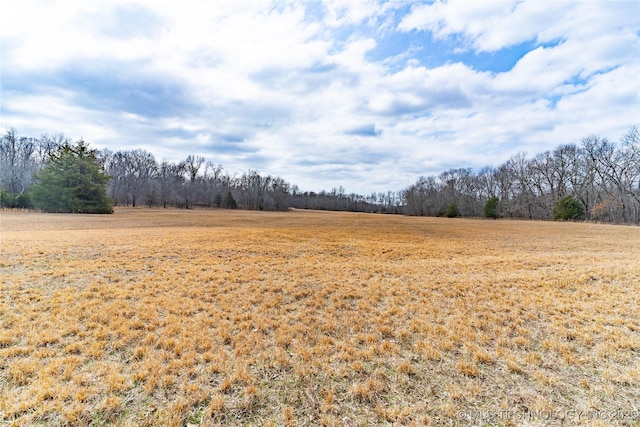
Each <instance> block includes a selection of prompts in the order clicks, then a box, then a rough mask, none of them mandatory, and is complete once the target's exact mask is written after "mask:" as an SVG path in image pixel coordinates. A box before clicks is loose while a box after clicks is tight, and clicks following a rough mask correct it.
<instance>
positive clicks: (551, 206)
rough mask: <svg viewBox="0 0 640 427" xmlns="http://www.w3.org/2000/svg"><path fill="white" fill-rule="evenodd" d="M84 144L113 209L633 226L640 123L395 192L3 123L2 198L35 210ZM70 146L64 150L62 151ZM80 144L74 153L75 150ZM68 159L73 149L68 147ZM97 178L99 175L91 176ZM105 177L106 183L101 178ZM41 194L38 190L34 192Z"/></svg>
mask: <svg viewBox="0 0 640 427" xmlns="http://www.w3.org/2000/svg"><path fill="white" fill-rule="evenodd" d="M80 146H83V147H84V149H85V150H86V153H85V154H86V156H85V157H87V156H88V157H87V158H91V159H93V160H94V161H95V163H96V164H97V165H98V167H99V169H100V173H102V174H103V175H104V176H105V177H108V181H107V180H105V187H106V188H105V189H106V193H107V194H108V196H109V197H110V199H111V201H112V203H113V204H115V205H116V206H133V207H136V206H148V207H163V208H167V207H180V208H186V209H191V208H194V207H215V208H227V209H235V208H241V209H253V210H286V209H289V208H291V207H293V208H304V209H324V210H343V211H356V212H376V213H395V214H408V215H423V216H449V217H454V216H471V217H477V216H487V217H491V218H497V217H509V218H527V219H558V218H560V219H587V220H593V221H602V222H612V223H631V224H640V130H639V128H638V126H633V127H631V128H630V129H629V131H628V132H627V134H625V136H624V137H623V138H622V140H621V141H620V143H618V144H616V143H614V142H611V141H609V140H608V139H606V138H602V137H598V136H589V137H586V138H583V139H582V140H581V142H580V143H579V144H566V145H560V146H558V147H557V148H555V149H554V150H551V151H545V152H543V153H540V154H538V155H535V156H533V157H528V156H527V155H526V154H525V153H519V154H516V155H514V156H512V157H511V158H510V159H509V160H507V161H506V162H505V163H504V164H502V165H500V166H497V167H493V166H487V167H484V168H482V169H480V170H479V171H478V172H474V171H473V170H472V169H470V168H458V169H450V170H447V171H444V172H442V173H441V174H439V175H437V176H428V177H420V178H419V179H418V180H417V182H416V183H414V184H412V185H410V186H409V187H407V188H405V189H404V190H401V191H388V192H386V193H382V192H380V193H371V194H369V195H359V194H355V193H347V192H346V191H345V190H344V188H342V187H339V188H334V189H332V190H330V191H321V192H319V193H316V192H309V191H301V190H300V189H299V188H298V186H296V185H292V184H290V183H288V182H287V181H285V180H284V179H282V178H280V177H277V176H271V175H264V174H261V173H259V172H258V171H255V170H249V171H246V172H243V173H241V174H238V173H230V172H228V171H226V170H225V169H224V168H223V166H222V165H220V164H216V163H214V162H212V161H207V160H206V159H205V158H204V157H202V156H199V155H189V156H187V157H186V158H185V159H184V160H183V161H180V162H170V161H166V160H162V161H160V162H158V161H157V160H156V159H155V158H154V156H153V155H152V154H151V153H149V152H147V151H145V150H140V149H135V150H123V151H116V152H113V151H110V150H108V149H103V150H90V149H89V148H88V144H86V143H85V142H84V141H82V140H80V141H78V142H76V143H75V145H74V144H73V143H72V142H71V140H70V139H68V138H66V137H65V136H64V135H53V136H51V135H43V136H42V137H40V138H31V137H24V136H20V135H18V133H17V131H16V130H15V129H9V130H8V131H7V132H6V133H5V135H4V136H2V138H1V139H0V205H1V206H2V207H17V208H31V207H34V203H33V200H32V199H33V195H34V190H38V189H39V190H40V191H41V190H42V187H38V186H37V185H38V184H39V183H42V180H43V177H42V176H41V175H42V172H41V171H42V170H43V169H45V167H46V165H48V164H50V162H51V161H52V160H55V159H59V158H60V156H61V153H63V152H65V150H66V152H67V154H68V155H73V150H74V149H75V150H78V149H79V148H78V147H80ZM69 150H71V152H69ZM81 151H82V150H81ZM75 156H76V159H77V158H78V155H77V153H76V155H75ZM96 179H98V178H96ZM107 182H108V184H106V183H107ZM40 196H42V193H40Z"/></svg>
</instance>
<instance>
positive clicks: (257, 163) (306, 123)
mask: <svg viewBox="0 0 640 427" xmlns="http://www.w3.org/2000/svg"><path fill="white" fill-rule="evenodd" d="M0 16H1V18H0V25H1V31H2V33H1V37H2V45H1V54H0V55H1V58H0V59H1V72H2V74H1V84H2V86H1V101H0V103H1V115H0V127H1V130H2V132H4V131H5V130H6V129H7V128H10V127H13V128H16V130H17V131H18V133H19V134H20V135H24V136H34V137H39V136H40V135H41V134H44V133H47V134H55V133H64V134H65V135H66V136H68V137H70V138H72V139H74V140H76V139H78V138H80V137H83V138H84V139H85V140H86V141H88V142H90V143H91V145H92V146H93V147H96V148H109V149H111V150H114V151H115V150H123V149H136V148H142V149H145V150H147V151H149V152H151V153H153V154H154V156H155V157H156V159H157V160H162V159H167V160H171V161H179V160H183V159H184V158H186V157H187V155H189V154H200V155H203V156H205V157H206V158H207V160H211V161H213V162H214V163H220V164H222V165H223V166H224V167H225V169H226V170H228V171H230V172H243V171H246V170H248V169H253V170H258V171H260V172H261V173H264V174H272V175H278V176H280V177H282V178H284V179H286V180H287V181H289V182H291V183H293V184H298V185H299V186H300V188H301V189H303V190H314V191H318V190H321V189H327V190H329V189H331V188H333V187H338V186H340V185H342V186H343V187H345V188H346V190H347V192H358V193H362V194H368V193H369V192H372V191H385V190H400V189H402V188H405V187H406V186H408V185H410V184H412V183H413V182H415V180H416V179H417V178H418V177H419V176H420V175H431V174H439V173H440V172H442V171H444V170H446V169H449V168H453V167H455V168H457V167H471V168H474V169H477V168H480V167H482V166H485V165H491V164H493V165H499V164H501V163H503V162H504V161H505V160H507V159H508V158H509V157H510V156H511V155H513V154H515V153H517V152H522V151H524V152H527V153H529V154H530V155H533V154H537V153H539V152H542V151H545V150H547V149H552V148H554V147H556V146H558V145H559V144H565V143H571V142H579V140H580V139H581V138H582V137H585V136H588V135H591V134H597V135H600V136H606V137H608V138H610V139H612V140H614V141H617V140H619V138H620V137H621V136H622V135H623V134H624V133H625V131H626V130H627V129H628V128H629V126H631V125H633V124H638V122H640V77H639V76H640V2H639V1H637V0H633V1H617V2H616V1H506V0H505V1H456V0H452V1H448V2H440V1H436V2H410V1H387V2H384V1H360V0H348V1H323V2H321V1H308V2H299V1H296V2H285V1H273V2H272V1H257V0H251V1H237V0H234V1H225V2H217V1H215V2H214V1H207V0H202V1H198V0H181V1H170V0H164V1H158V0H142V1H128V0H127V1H125V0H108V1H98V0H96V1H74V0H56V1H44V0H42V1H32V0H20V1H4V2H2V5H0Z"/></svg>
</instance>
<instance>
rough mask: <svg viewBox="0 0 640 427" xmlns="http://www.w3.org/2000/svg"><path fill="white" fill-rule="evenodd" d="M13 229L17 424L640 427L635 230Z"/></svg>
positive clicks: (12, 358) (391, 219) (365, 225)
mask: <svg viewBox="0 0 640 427" xmlns="http://www.w3.org/2000/svg"><path fill="white" fill-rule="evenodd" d="M0 223H1V225H0V231H1V239H2V240H1V250H2V253H1V258H0V420H4V421H6V422H7V425H12V424H15V425H34V424H38V425H89V424H93V425H111V424H115V425H123V426H126V425H149V426H155V425H217V424H225V425H336V426H337V425H370V424H381V425H385V424H394V423H395V424H398V425H426V424H436V425H437V424H474V425H478V424H483V423H485V422H487V423H488V422H491V423H493V424H499V425H509V424H538V425H541V424H550V423H556V424H558V425H559V424H560V423H565V424H585V423H587V422H596V423H597V422H600V423H603V424H620V425H628V424H633V423H634V422H635V423H636V425H637V423H638V422H639V421H638V402H640V369H639V368H638V366H640V316H639V315H638V312H639V307H640V256H639V255H638V254H640V229H639V228H637V227H621V226H609V225H593V224H575V223H549V222H515V221H485V220H468V219H454V220H450V219H434V218H408V217H400V216H382V215H367V214H341V213H322V212H311V211H291V212H286V213H265V212H241V211H236V212H231V211H198V210H196V211H178V210H142V209H141V210H133V209H119V210H116V213H115V214H114V215H109V216H88V215H47V214H36V213H21V212H2V213H1V214H0ZM571 411H573V412H571ZM634 411H635V412H634ZM605 415H608V416H609V418H607V419H602V418H603V417H604V416H605ZM616 416H617V417H616ZM587 417H591V418H587ZM595 417H599V418H598V419H596V418H595ZM0 424H2V422H1V421H0Z"/></svg>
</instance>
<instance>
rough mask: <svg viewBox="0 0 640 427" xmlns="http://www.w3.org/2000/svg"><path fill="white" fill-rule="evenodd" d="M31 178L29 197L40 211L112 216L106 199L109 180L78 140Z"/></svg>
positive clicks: (88, 150) (111, 209) (109, 201)
mask: <svg viewBox="0 0 640 427" xmlns="http://www.w3.org/2000/svg"><path fill="white" fill-rule="evenodd" d="M34 177H35V180H36V183H35V184H34V185H33V187H32V190H31V198H32V201H33V205H34V207H36V208H38V209H41V210H42V211H44V212H67V213H113V201H112V200H111V199H110V198H109V197H108V196H107V184H108V183H109V179H110V177H108V176H107V175H105V173H104V171H103V170H102V167H101V166H100V164H99V163H98V161H97V159H96V154H95V150H91V149H89V145H88V144H87V143H86V142H84V141H83V140H82V139H81V140H80V141H78V142H77V143H76V144H75V145H71V144H65V145H63V146H62V147H61V148H60V150H59V151H58V152H57V153H56V154H53V155H52V156H51V157H50V159H49V161H48V162H47V164H46V165H45V167H44V168H43V169H42V170H41V171H40V172H38V173H36V174H35V175H34Z"/></svg>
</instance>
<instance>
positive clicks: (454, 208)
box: [444, 203, 460, 218]
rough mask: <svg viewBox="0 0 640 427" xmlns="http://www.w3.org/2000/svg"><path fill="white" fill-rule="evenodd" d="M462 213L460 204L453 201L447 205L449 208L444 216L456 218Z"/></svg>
mask: <svg viewBox="0 0 640 427" xmlns="http://www.w3.org/2000/svg"><path fill="white" fill-rule="evenodd" d="M459 215H460V210H459V209H458V205H456V204H455V203H451V204H450V205H449V206H447V210H446V211H445V213H444V216H446V217H447V218H455V217H457V216H459Z"/></svg>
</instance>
